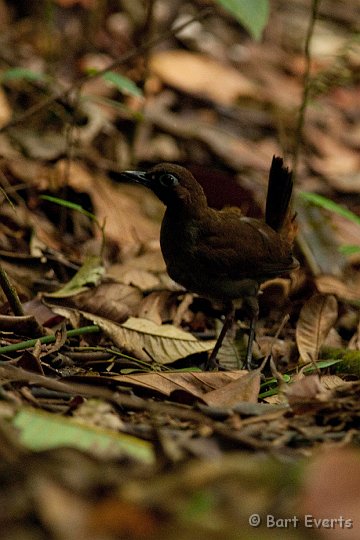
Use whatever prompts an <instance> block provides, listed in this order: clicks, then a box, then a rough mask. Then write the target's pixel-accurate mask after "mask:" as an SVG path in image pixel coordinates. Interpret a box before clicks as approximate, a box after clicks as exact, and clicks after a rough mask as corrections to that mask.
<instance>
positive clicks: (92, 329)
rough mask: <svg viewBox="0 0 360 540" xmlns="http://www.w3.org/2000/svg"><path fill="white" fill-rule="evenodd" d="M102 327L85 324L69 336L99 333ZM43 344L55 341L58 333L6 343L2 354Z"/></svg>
mask: <svg viewBox="0 0 360 540" xmlns="http://www.w3.org/2000/svg"><path fill="white" fill-rule="evenodd" d="M100 331H101V329H100V327H99V326H97V325H93V326H83V327H82V328H75V329H74V330H69V331H68V332H67V334H66V335H67V337H68V338H69V337H74V336H82V335H84V334H97V333H98V332H100ZM38 341H39V342H40V343H41V344H48V343H55V341H56V335H55V334H53V335H51V336H42V337H39V338H35V339H28V340H26V341H21V342H20V343H12V344H11V345H5V346H4V347H0V354H4V353H8V352H13V351H24V350H25V349H30V348H31V347H34V346H35V344H36V343H37V342H38Z"/></svg>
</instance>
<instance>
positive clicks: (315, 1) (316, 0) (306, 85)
mask: <svg viewBox="0 0 360 540" xmlns="http://www.w3.org/2000/svg"><path fill="white" fill-rule="evenodd" d="M319 5H320V0H312V8H311V18H310V22H309V27H308V30H307V33H306V39H305V49H304V53H305V72H304V78H303V96H302V101H301V105H300V109H299V116H298V122H297V126H296V131H295V147H294V154H293V164H292V170H293V180H295V178H296V174H297V166H298V162H299V154H300V147H301V143H302V138H303V128H304V122H305V112H306V108H307V105H308V100H309V93H310V87H311V84H310V83H311V79H310V69H311V51H310V43H311V38H312V36H313V33H314V26H315V22H316V19H317V15H318V11H319Z"/></svg>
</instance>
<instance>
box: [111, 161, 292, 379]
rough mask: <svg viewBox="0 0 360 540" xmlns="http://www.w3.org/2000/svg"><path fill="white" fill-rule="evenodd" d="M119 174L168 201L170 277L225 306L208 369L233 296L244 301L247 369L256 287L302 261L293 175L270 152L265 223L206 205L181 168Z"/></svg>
mask: <svg viewBox="0 0 360 540" xmlns="http://www.w3.org/2000/svg"><path fill="white" fill-rule="evenodd" d="M122 176H123V177H124V178H126V179H128V180H130V181H133V182H137V183H140V184H142V185H144V186H146V187H148V188H150V189H151V190H152V191H153V192H154V193H155V194H156V195H157V196H158V197H159V199H160V200H161V201H162V202H163V203H164V204H165V205H166V211H165V215H164V218H163V221H162V225H161V234H160V244H161V250H162V253H163V256H164V259H165V263H166V267H167V271H168V273H169V276H170V277H171V278H172V279H173V280H174V281H176V282H177V283H180V284H181V285H182V286H183V287H185V288H186V289H188V290H189V291H191V292H195V293H197V294H199V295H201V296H205V297H207V298H210V299H215V300H221V301H222V302H224V304H225V305H226V310H227V315H226V319H225V322H224V326H223V328H222V331H221V333H220V335H219V338H218V340H217V342H216V345H215V348H214V350H213V352H212V353H211V355H210V358H209V360H208V364H207V368H208V369H213V368H214V367H215V366H216V356H217V353H218V351H219V349H220V346H221V344H222V341H223V339H224V336H225V334H226V332H227V330H228V328H229V327H230V325H231V324H232V321H233V318H234V313H235V308H234V300H236V299H240V298H241V299H243V300H244V302H245V304H246V305H247V307H248V310H249V315H250V320H251V324H250V334H249V341H248V347H247V354H246V366H247V367H248V368H249V369H250V368H251V358H252V344H253V340H254V335H255V324H256V320H257V317H258V313H259V304H258V299H257V296H258V291H259V286H260V284H261V283H263V282H264V281H266V280H268V279H271V278H274V277H276V276H279V275H282V274H285V273H288V272H290V271H292V270H294V269H295V268H297V267H298V266H299V263H298V261H297V260H296V259H295V258H294V257H293V256H292V252H291V250H292V243H293V238H294V235H295V225H294V215H292V212H291V210H290V199H291V194H292V188H293V182H292V178H291V176H292V175H291V172H290V171H289V170H288V169H287V168H286V167H284V166H283V160H282V159H281V158H279V157H275V156H274V157H273V160H272V164H271V168H270V174H269V184H268V192H267V197H266V210H265V221H260V220H257V219H254V218H250V217H245V216H243V215H242V213H241V211H240V209H239V208H232V207H231V208H224V209H223V210H215V209H213V208H210V207H209V206H208V204H207V200H206V196H205V193H204V191H203V189H202V187H201V186H200V184H199V183H198V182H197V181H196V180H195V178H194V177H193V175H192V174H191V173H190V171H188V170H187V169H185V168H184V167H180V166H179V165H173V164H171V163H161V164H160V165H156V166H155V167H153V168H152V169H150V170H149V171H148V172H141V171H125V172H124V173H122Z"/></svg>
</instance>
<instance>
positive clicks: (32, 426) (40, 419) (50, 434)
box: [13, 408, 154, 463]
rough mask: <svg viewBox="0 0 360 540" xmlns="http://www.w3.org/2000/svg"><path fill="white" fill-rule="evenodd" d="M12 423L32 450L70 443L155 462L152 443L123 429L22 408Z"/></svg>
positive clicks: (91, 449)
mask: <svg viewBox="0 0 360 540" xmlns="http://www.w3.org/2000/svg"><path fill="white" fill-rule="evenodd" d="M13 424H14V425H15V427H17V428H18V429H19V430H20V441H21V442H22V444H24V446H26V448H28V449H30V450H36V451H39V450H45V449H49V448H58V447H62V446H68V447H72V448H80V449H82V450H86V451H88V452H91V453H92V454H95V455H97V456H99V455H100V456H102V457H104V455H107V456H110V455H112V456H115V455H116V456H124V455H126V456H129V457H132V458H134V459H138V460H140V461H144V462H146V463H152V462H153V459H154V456H153V451H152V447H151V445H150V444H149V443H148V442H146V441H143V440H140V439H137V438H136V437H133V436H131V435H127V434H124V433H116V432H113V431H110V430H105V429H101V428H98V427H93V426H85V425H82V424H79V423H77V422H76V421H75V420H72V419H70V418H65V417H59V416H55V415H54V414H50V413H46V412H44V411H39V410H35V409H26V408H23V409H20V411H19V412H18V413H17V414H16V415H15V417H14V419H13Z"/></svg>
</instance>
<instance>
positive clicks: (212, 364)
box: [205, 302, 235, 371]
mask: <svg viewBox="0 0 360 540" xmlns="http://www.w3.org/2000/svg"><path fill="white" fill-rule="evenodd" d="M234 317H235V307H234V304H233V303H232V302H231V303H230V305H229V307H228V310H227V313H226V317H225V321H224V324H223V327H222V329H221V332H220V334H219V337H218V338H217V341H216V343H215V347H214V348H213V350H212V353H211V354H210V356H209V359H208V361H207V362H206V365H205V370H206V371H213V370H214V369H215V368H216V367H218V364H217V362H216V357H217V355H218V352H219V350H220V347H221V345H222V342H223V341H224V337H225V336H226V332H227V331H228V330H229V328H230V327H231V325H232V323H233V320H234Z"/></svg>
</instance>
